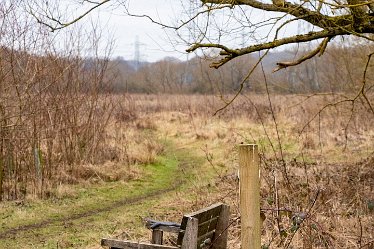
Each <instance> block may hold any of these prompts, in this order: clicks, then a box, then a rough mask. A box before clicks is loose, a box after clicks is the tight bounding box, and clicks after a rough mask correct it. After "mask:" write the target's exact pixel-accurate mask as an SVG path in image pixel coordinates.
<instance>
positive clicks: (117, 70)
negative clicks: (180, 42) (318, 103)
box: [108, 43, 374, 94]
mask: <svg viewBox="0 0 374 249" xmlns="http://www.w3.org/2000/svg"><path fill="white" fill-rule="evenodd" d="M356 45H357V46H356ZM356 45H355V44H354V43H353V44H351V45H349V46H347V45H344V46H340V45H339V44H336V45H335V46H331V47H329V49H328V50H327V51H326V52H325V54H324V56H322V57H314V58H312V59H310V60H308V61H306V62H304V63H303V64H302V65H299V66H298V67H290V68H287V69H285V70H280V71H277V72H273V70H274V69H275V68H276V62H277V61H281V60H283V61H287V60H290V61H292V60H293V59H294V58H295V57H298V56H300V54H303V53H305V49H300V48H299V49H296V48H295V49H293V50H287V51H281V52H270V53H269V54H268V55H267V56H265V57H264V58H263V60H262V61H261V62H260V63H258V62H259V57H256V56H254V55H246V56H242V57H240V58H237V59H236V60H233V61H231V62H230V63H227V65H225V66H223V67H221V68H219V69H212V68H210V67H209V64H210V62H211V60H209V58H200V57H195V58H193V59H190V60H189V61H180V60H177V59H175V58H170V57H168V58H165V59H163V60H161V61H158V62H155V63H146V62H140V63H139V62H135V61H126V60H124V59H123V58H121V57H117V58H116V59H114V60H111V61H110V62H109V66H108V68H109V70H110V72H111V75H112V77H113V78H112V81H111V84H112V88H111V91H113V92H116V93H122V92H129V93H188V94H192V93H202V94H207V93H209V94H211V93H213V94H230V93H233V92H235V91H237V90H238V89H239V87H240V84H241V83H243V79H244V78H245V76H246V75H247V74H248V72H249V71H250V70H251V69H252V68H253V67H254V66H255V65H256V63H258V65H257V67H256V69H255V70H254V73H253V74H252V75H251V76H250V77H249V78H248V79H247V80H245V81H244V89H245V90H246V91H252V92H257V93H261V92H264V91H265V84H263V83H264V82H265V81H266V82H267V83H268V86H269V88H270V90H271V91H273V92H276V93H316V92H329V93H334V92H344V91H350V92H351V91H352V90H355V89H356V88H357V89H358V88H359V87H360V86H361V84H362V79H363V78H362V77H363V69H364V67H365V63H366V62H367V55H368V54H369V53H370V51H371V50H372V49H373V46H372V45H370V44H369V45H363V44H356ZM358 45H359V46H358ZM212 60H213V59H212ZM136 68H138V69H137V70H136ZM264 75H266V77H265V76H264ZM366 77H367V80H370V79H373V78H374V70H368V72H367V76H366Z"/></svg>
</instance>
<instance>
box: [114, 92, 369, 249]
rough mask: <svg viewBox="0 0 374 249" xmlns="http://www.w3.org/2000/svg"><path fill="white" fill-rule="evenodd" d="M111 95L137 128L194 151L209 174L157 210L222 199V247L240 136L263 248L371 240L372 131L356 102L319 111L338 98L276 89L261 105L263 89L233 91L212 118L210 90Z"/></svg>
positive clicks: (234, 238)
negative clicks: (256, 164)
mask: <svg viewBox="0 0 374 249" xmlns="http://www.w3.org/2000/svg"><path fill="white" fill-rule="evenodd" d="M117 97H118V98H119V100H118V101H119V102H122V101H123V98H125V100H126V101H128V105H127V109H122V112H123V113H127V115H128V116H134V117H135V116H136V118H135V119H134V120H133V121H132V122H134V124H135V126H136V127H137V128H140V129H152V130H155V131H156V133H157V134H158V136H160V137H161V138H162V137H164V138H165V139H166V138H168V139H172V140H174V141H176V144H179V146H181V147H183V148H187V149H189V150H191V151H194V152H195V153H197V154H199V155H200V156H202V157H204V158H205V164H204V165H203V167H206V168H209V169H210V172H213V173H212V178H211V180H206V179H204V178H201V179H200V177H199V176H196V181H195V183H194V185H193V187H192V188H190V191H192V192H194V193H195V195H194V198H192V199H188V198H186V199H185V200H183V198H182V200H181V199H178V203H179V204H180V202H181V201H182V202H185V205H182V206H183V207H184V208H180V210H178V211H175V213H174V214H173V212H172V213H171V214H169V217H167V218H169V219H174V220H178V219H179V217H180V215H181V212H183V211H186V212H188V211H189V210H192V209H198V208H201V207H202V206H206V205H208V204H210V203H212V202H215V201H224V202H227V203H229V204H230V205H231V207H232V211H233V214H232V224H231V227H230V241H229V245H230V248H240V239H239V236H240V219H239V218H238V217H239V216H240V215H239V211H238V205H239V203H238V181H237V177H236V174H237V173H236V171H237V169H238V160H237V152H236V145H238V144H239V143H241V142H250V143H257V144H258V145H259V147H260V151H261V158H262V162H261V208H262V211H263V213H264V214H265V216H266V219H265V221H264V223H263V231H262V244H263V248H372V247H373V241H374V237H373V236H374V218H373V212H374V208H373V205H374V200H373V198H374V197H373V196H374V168H373V166H374V160H373V154H372V153H373V148H374V147H373V145H374V139H373V138H374V130H373V127H372V121H373V116H372V113H370V112H369V111H368V110H366V109H365V108H359V107H355V109H354V110H353V112H352V109H351V108H350V105H349V104H342V105H339V106H330V107H328V108H326V109H324V110H323V111H322V112H320V111H321V110H322V109H323V108H324V107H326V105H327V104H328V103H332V102H335V101H337V100H338V99H339V96H325V95H321V96H313V97H310V96H297V95H276V96H273V97H272V98H271V105H272V106H271V107H270V105H269V101H268V99H267V96H266V95H242V96H240V97H239V98H238V99H237V100H236V101H235V102H234V103H233V104H232V105H230V106H229V107H227V108H226V109H225V110H223V111H222V112H219V113H218V114H217V115H215V116H213V113H214V112H215V111H216V110H217V109H218V108H220V107H221V106H222V105H223V104H224V102H223V101H222V100H220V99H219V98H217V97H214V96H201V95H180V96H167V95H165V96H156V95H128V96H117ZM121 99H122V100H121ZM145 142H147V141H145ZM130 147H132V146H130ZM174 201H175V200H170V203H168V205H169V206H175V204H176V203H175V202H174ZM178 216H179V217H178ZM156 218H157V217H156ZM162 218H165V217H164V216H163V217H162Z"/></svg>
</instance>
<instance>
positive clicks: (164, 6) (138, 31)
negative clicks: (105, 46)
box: [90, 0, 187, 62]
mask: <svg viewBox="0 0 374 249" xmlns="http://www.w3.org/2000/svg"><path fill="white" fill-rule="evenodd" d="M130 3H131V4H130V5H129V7H130V11H131V12H132V13H133V14H139V15H144V14H146V15H149V16H151V17H152V18H154V20H156V21H160V22H163V23H166V24H173V23H175V22H176V21H177V20H178V18H177V16H178V15H180V13H182V12H183V10H182V9H183V8H184V7H183V6H181V5H180V4H178V3H179V2H178V1H177V0H153V1H149V0H136V1H131V2H130ZM124 10H125V9H124V8H121V7H120V6H118V8H116V7H113V6H111V7H109V8H108V7H106V8H101V9H100V10H98V11H95V12H94V13H92V14H91V15H90V18H93V19H94V20H96V19H97V18H98V17H99V21H100V25H101V26H102V27H104V28H105V32H109V33H110V34H112V35H113V37H114V38H115V48H114V50H113V57H117V56H121V57H123V58H124V59H126V60H132V59H134V58H135V50H136V49H135V47H136V45H135V44H136V42H137V40H138V42H139V57H140V59H141V60H144V61H151V62H154V61H157V60H160V59H162V58H164V57H167V56H172V57H177V58H179V59H181V60H185V59H186V58H187V55H186V53H184V50H185V49H186V46H185V45H179V46H178V45H177V44H176V43H175V42H174V41H170V39H175V37H173V36H171V33H172V32H171V31H170V30H169V31H168V30H167V29H165V28H162V27H161V26H159V25H157V24H154V23H152V22H151V21H150V20H149V19H147V18H138V17H129V16H127V15H126V14H125V13H124Z"/></svg>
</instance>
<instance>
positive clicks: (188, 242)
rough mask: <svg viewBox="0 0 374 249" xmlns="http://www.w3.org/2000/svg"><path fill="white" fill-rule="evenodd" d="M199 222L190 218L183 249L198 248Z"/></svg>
mask: <svg viewBox="0 0 374 249" xmlns="http://www.w3.org/2000/svg"><path fill="white" fill-rule="evenodd" d="M198 223H199V221H198V220H197V219H195V218H193V217H190V218H188V222H187V226H186V231H185V233H184V236H183V240H182V244H181V249H196V248H197V231H198V225H199V224H198Z"/></svg>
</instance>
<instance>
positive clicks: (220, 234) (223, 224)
mask: <svg viewBox="0 0 374 249" xmlns="http://www.w3.org/2000/svg"><path fill="white" fill-rule="evenodd" d="M229 220H230V206H229V205H225V204H223V205H222V209H221V214H220V216H219V218H218V221H217V226H216V232H215V234H214V238H213V246H212V247H211V249H226V248H227V236H228V227H229Z"/></svg>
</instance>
